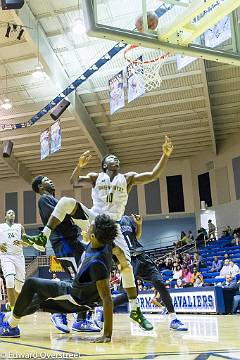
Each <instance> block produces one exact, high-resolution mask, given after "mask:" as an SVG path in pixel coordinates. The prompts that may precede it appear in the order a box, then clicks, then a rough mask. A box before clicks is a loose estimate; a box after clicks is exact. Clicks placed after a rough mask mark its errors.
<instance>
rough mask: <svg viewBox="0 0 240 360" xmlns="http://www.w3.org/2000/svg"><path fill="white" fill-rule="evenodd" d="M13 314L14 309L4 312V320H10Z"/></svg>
mask: <svg viewBox="0 0 240 360" xmlns="http://www.w3.org/2000/svg"><path fill="white" fill-rule="evenodd" d="M11 315H12V311H8V312H6V313H4V321H8V319H9V318H10V316H11Z"/></svg>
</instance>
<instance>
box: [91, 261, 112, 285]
mask: <svg viewBox="0 0 240 360" xmlns="http://www.w3.org/2000/svg"><path fill="white" fill-rule="evenodd" d="M89 275H90V277H91V280H92V281H98V280H104V279H107V278H108V277H109V273H108V271H107V268H106V267H105V265H104V264H102V263H99V262H95V263H93V264H92V265H91V267H90V269H89Z"/></svg>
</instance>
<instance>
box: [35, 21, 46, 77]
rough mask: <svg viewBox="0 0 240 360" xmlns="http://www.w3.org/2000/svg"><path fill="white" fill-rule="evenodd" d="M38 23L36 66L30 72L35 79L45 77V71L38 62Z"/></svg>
mask: <svg viewBox="0 0 240 360" xmlns="http://www.w3.org/2000/svg"><path fill="white" fill-rule="evenodd" d="M38 26H39V23H37V66H36V67H35V69H34V72H33V73H32V76H33V77H34V78H35V79H38V80H42V79H45V78H46V73H45V71H44V70H43V67H42V65H41V64H40V60H39V28H38Z"/></svg>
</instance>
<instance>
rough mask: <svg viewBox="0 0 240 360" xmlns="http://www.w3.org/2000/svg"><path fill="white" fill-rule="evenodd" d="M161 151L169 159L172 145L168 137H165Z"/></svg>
mask: <svg viewBox="0 0 240 360" xmlns="http://www.w3.org/2000/svg"><path fill="white" fill-rule="evenodd" d="M162 149H163V153H164V154H165V155H166V156H167V157H170V156H171V154H172V152H173V145H172V141H171V139H170V138H169V137H168V136H165V142H164V144H163V146H162Z"/></svg>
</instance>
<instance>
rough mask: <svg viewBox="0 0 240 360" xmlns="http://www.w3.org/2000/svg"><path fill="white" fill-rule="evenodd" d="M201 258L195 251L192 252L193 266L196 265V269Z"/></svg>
mask: <svg viewBox="0 0 240 360" xmlns="http://www.w3.org/2000/svg"><path fill="white" fill-rule="evenodd" d="M201 260H202V258H201V256H200V255H199V254H198V253H197V252H195V253H194V254H193V262H192V265H193V267H196V268H197V269H199V268H200V264H201Z"/></svg>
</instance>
